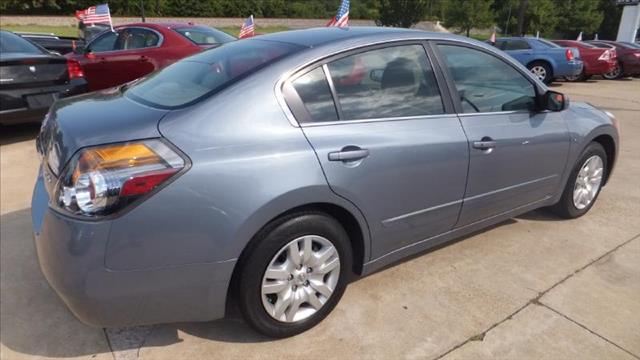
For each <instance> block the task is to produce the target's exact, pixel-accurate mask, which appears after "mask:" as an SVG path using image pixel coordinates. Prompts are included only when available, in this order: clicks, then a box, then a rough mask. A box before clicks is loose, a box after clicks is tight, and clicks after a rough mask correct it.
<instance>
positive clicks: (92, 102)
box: [36, 88, 169, 177]
mask: <svg viewBox="0 0 640 360" xmlns="http://www.w3.org/2000/svg"><path fill="white" fill-rule="evenodd" d="M168 112H169V110H161V109H155V108H151V107H148V106H145V105H142V104H140V103H137V102H135V101H133V100H131V99H129V98H127V97H125V96H123V94H122V93H121V92H120V90H119V89H118V88H114V89H109V90H106V91H101V92H95V93H90V94H86V95H81V96H77V97H73V98H68V99H64V100H60V101H57V102H56V103H55V104H54V105H53V106H52V107H51V110H50V111H49V114H48V115H47V116H46V117H45V120H44V121H43V124H42V128H41V130H40V134H39V135H38V139H37V142H36V145H37V147H38V152H39V153H40V154H41V156H43V162H44V163H46V164H47V165H48V167H49V168H50V169H51V172H52V173H53V174H54V175H55V176H56V177H57V176H58V175H59V174H60V172H61V171H62V169H63V168H64V166H65V165H66V164H67V162H68V161H69V160H70V159H71V157H72V156H73V155H74V154H75V153H76V152H77V151H78V150H79V149H81V148H84V147H87V146H95V145H102V144H109V143H117V142H126V141H132V140H139V139H148V138H155V137H160V136H161V135H160V132H159V131H158V122H159V121H160V119H162V118H163V117H164V116H165V115H166V114H167V113H168Z"/></svg>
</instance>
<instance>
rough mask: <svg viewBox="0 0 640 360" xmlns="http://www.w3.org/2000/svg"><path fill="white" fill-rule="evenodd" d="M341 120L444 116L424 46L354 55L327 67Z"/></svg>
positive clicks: (398, 47)
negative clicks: (340, 111) (334, 90)
mask: <svg viewBox="0 0 640 360" xmlns="http://www.w3.org/2000/svg"><path fill="white" fill-rule="evenodd" d="M328 67H329V72H330V74H331V79H332V81H333V84H334V86H335V89H336V93H337V96H338V101H339V103H340V106H341V108H342V117H343V119H341V120H355V119H373V118H387V117H403V116H420V115H432V114H442V113H443V112H444V108H443V105H442V100H441V98H440V93H439V91H438V86H437V84H436V81H435V77H434V75H433V71H432V69H431V67H430V66H429V61H428V59H427V55H426V53H425V51H424V48H423V47H422V46H421V45H408V46H396V47H389V48H384V49H379V50H371V51H367V52H364V53H359V54H355V55H351V56H348V57H345V58H342V59H340V60H336V61H334V62H331V63H329V64H328Z"/></svg>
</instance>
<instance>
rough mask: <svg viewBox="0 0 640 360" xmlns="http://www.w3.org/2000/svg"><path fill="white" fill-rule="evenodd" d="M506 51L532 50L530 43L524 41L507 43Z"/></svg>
mask: <svg viewBox="0 0 640 360" xmlns="http://www.w3.org/2000/svg"><path fill="white" fill-rule="evenodd" d="M503 49H504V50H527V49H531V46H529V43H528V42H526V41H524V40H508V41H506V42H505V45H504V48H503Z"/></svg>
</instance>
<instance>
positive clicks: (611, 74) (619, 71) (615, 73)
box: [602, 65, 622, 80]
mask: <svg viewBox="0 0 640 360" xmlns="http://www.w3.org/2000/svg"><path fill="white" fill-rule="evenodd" d="M621 74H622V68H620V66H619V65H618V66H616V67H615V68H614V69H613V70H611V71H609V72H608V73H606V74H604V75H602V76H603V77H604V78H605V79H608V80H614V79H617V78H619V77H620V75H621Z"/></svg>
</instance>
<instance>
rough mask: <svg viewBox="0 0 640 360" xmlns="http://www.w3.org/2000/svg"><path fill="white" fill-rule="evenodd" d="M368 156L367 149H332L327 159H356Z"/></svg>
mask: <svg viewBox="0 0 640 360" xmlns="http://www.w3.org/2000/svg"><path fill="white" fill-rule="evenodd" d="M367 156H369V150H368V149H360V148H353V149H342V150H341V151H334V152H330V153H329V161H356V160H360V159H364V158H366V157H367Z"/></svg>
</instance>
